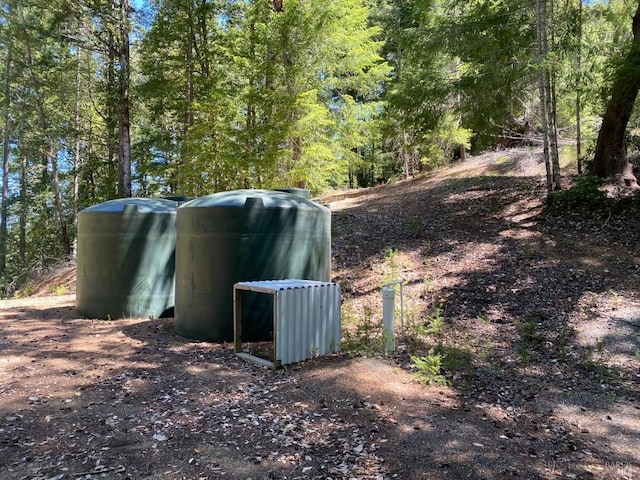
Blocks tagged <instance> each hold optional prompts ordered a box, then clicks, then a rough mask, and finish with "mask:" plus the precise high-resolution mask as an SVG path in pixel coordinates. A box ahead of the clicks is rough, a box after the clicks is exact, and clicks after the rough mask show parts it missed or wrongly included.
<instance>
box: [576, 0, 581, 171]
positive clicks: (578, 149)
mask: <svg viewBox="0 0 640 480" xmlns="http://www.w3.org/2000/svg"><path fill="white" fill-rule="evenodd" d="M576 70H577V72H576V73H577V81H576V83H577V85H576V160H577V163H578V173H579V174H580V175H581V174H582V0H578V52H577V56H576Z"/></svg>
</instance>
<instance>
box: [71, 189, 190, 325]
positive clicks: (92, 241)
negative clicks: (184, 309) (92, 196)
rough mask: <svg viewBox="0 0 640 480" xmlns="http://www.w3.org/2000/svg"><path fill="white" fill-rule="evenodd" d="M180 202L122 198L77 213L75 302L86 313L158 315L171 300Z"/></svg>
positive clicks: (92, 315)
mask: <svg viewBox="0 0 640 480" xmlns="http://www.w3.org/2000/svg"><path fill="white" fill-rule="evenodd" d="M178 205H179V203H178V202H177V201H173V200H165V199H152V198H122V199H117V200H110V201H107V202H104V203H101V204H99V205H94V206H93V207H89V208H86V209H84V210H82V211H81V212H80V213H79V214H78V256H77V264H78V267H77V283H76V303H77V309H78V313H80V315H82V316H84V317H88V318H128V317H147V318H158V317H160V316H163V315H166V314H167V313H168V312H170V311H171V309H172V308H173V307H174V305H175V248H176V217H177V209H178Z"/></svg>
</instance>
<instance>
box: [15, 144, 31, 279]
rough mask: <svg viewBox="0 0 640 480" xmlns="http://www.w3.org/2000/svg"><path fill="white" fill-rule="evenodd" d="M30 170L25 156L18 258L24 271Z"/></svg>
mask: <svg viewBox="0 0 640 480" xmlns="http://www.w3.org/2000/svg"><path fill="white" fill-rule="evenodd" d="M28 168H29V165H28V163H27V157H26V156H24V155H23V156H22V158H21V162H20V221H19V227H20V228H19V230H20V237H19V241H18V256H19V258H20V268H22V269H24V268H26V266H27V216H28V215H29V199H28V190H29V185H27V181H28V180H27V170H28Z"/></svg>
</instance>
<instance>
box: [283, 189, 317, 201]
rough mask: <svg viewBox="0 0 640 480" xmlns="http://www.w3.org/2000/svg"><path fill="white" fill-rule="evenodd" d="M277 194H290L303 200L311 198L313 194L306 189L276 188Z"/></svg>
mask: <svg viewBox="0 0 640 480" xmlns="http://www.w3.org/2000/svg"><path fill="white" fill-rule="evenodd" d="M275 190H276V191H277V192H285V193H290V194H291V195H297V196H299V197H302V198H306V199H309V198H311V192H310V191H309V190H307V189H306V188H276V189H275Z"/></svg>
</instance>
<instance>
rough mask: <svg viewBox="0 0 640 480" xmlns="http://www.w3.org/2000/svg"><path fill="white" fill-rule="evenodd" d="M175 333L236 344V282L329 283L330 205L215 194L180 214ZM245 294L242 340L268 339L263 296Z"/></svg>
mask: <svg viewBox="0 0 640 480" xmlns="http://www.w3.org/2000/svg"><path fill="white" fill-rule="evenodd" d="M177 228H178V236H177V243H176V309H175V330H176V332H177V333H179V334H180V335H182V336H185V337H187V338H194V339H198V340H207V341H213V342H223V341H232V340H233V285H234V283H236V282H242V281H256V280H283V279H289V278H297V279H304V280H317V281H325V282H327V281H330V279H331V214H330V211H329V209H328V208H326V207H323V206H321V205H318V204H316V203H314V202H311V201H310V200H307V199H305V198H302V197H300V196H297V195H292V194H289V193H284V192H278V191H274V190H238V191H233V192H224V193H217V194H214V195H209V196H206V197H202V198H198V199H196V200H192V201H191V202H188V203H185V204H184V205H182V206H180V208H179V209H178V223H177ZM251 294H252V292H247V294H246V295H245V294H243V297H242V298H243V300H242V305H243V317H242V318H243V339H244V340H245V341H252V340H267V339H269V338H270V336H271V329H272V322H273V319H272V316H271V311H272V310H271V309H270V307H269V306H268V302H265V301H264V300H265V299H264V297H265V295H260V294H254V295H260V297H259V299H258V298H252V295H251Z"/></svg>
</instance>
